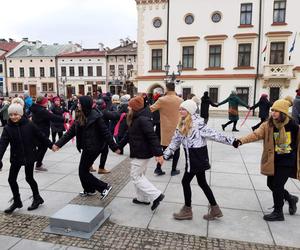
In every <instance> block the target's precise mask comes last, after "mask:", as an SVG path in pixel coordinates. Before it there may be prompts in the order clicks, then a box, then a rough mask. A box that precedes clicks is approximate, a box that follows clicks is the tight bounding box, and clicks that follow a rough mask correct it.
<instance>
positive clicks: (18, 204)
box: [4, 197, 23, 214]
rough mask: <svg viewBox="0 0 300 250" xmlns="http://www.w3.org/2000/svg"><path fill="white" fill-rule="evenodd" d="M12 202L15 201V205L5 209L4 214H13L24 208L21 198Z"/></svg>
mask: <svg viewBox="0 0 300 250" xmlns="http://www.w3.org/2000/svg"><path fill="white" fill-rule="evenodd" d="M12 200H13V204H11V206H10V207H9V208H7V209H5V210H4V213H6V214H11V213H12V212H13V211H15V209H17V208H21V207H23V204H22V201H21V199H20V197H18V198H13V199H12Z"/></svg>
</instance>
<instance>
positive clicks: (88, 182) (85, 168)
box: [79, 150, 107, 193]
mask: <svg viewBox="0 0 300 250" xmlns="http://www.w3.org/2000/svg"><path fill="white" fill-rule="evenodd" d="M99 154H100V151H97V152H96V151H95V152H89V151H85V150H83V151H82V154H81V158H80V162H79V179H80V181H81V185H82V187H83V190H84V191H86V192H95V190H97V191H99V192H100V193H101V192H102V191H103V190H104V189H106V188H107V183H105V182H103V181H101V180H99V179H97V178H96V177H95V176H94V175H93V174H91V173H90V167H91V166H92V165H93V163H94V161H95V160H96V159H97V157H98V155H99Z"/></svg>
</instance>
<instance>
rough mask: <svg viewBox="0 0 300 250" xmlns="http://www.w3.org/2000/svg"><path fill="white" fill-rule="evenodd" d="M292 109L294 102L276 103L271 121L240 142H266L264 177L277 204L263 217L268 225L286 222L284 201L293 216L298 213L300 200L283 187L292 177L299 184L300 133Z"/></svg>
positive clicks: (288, 100) (278, 101) (263, 159)
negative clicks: (291, 115)
mask: <svg viewBox="0 0 300 250" xmlns="http://www.w3.org/2000/svg"><path fill="white" fill-rule="evenodd" d="M291 105H292V100H291V98H286V99H280V100H277V101H275V102H274V104H273V106H272V108H271V111H272V113H271V117H270V118H269V120H268V121H267V122H264V123H263V124H262V125H260V127H259V128H258V129H256V130H255V131H254V132H253V133H251V134H249V135H247V136H244V137H242V138H239V144H240V145H243V144H246V143H250V142H255V141H258V140H264V149H263V153H262V157H261V173H262V174H263V175H266V176H267V185H268V187H269V188H270V190H271V191H272V194H273V202H274V210H273V212H272V213H270V214H266V215H264V217H263V218H264V219H265V220H266V221H283V220H284V215H283V212H282V208H283V205H284V201H287V202H288V204H289V213H290V215H293V214H295V213H296V211H297V206H296V204H297V202H298V197H297V196H294V195H291V194H290V193H289V192H288V191H287V190H286V189H285V187H284V186H285V184H286V182H287V180H288V178H289V177H291V178H295V179H298V180H300V140H299V138H300V131H299V126H298V125H297V124H296V123H295V121H294V120H293V119H292V118H291V117H290V116H289V107H290V106H291Z"/></svg>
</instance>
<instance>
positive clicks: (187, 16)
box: [184, 14, 194, 24]
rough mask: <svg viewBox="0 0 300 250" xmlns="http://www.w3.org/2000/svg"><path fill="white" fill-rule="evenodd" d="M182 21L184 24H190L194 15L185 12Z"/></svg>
mask: <svg viewBox="0 0 300 250" xmlns="http://www.w3.org/2000/svg"><path fill="white" fill-rule="evenodd" d="M184 21H185V23H186V24H192V23H193V22H194V16H193V15H192V14H187V15H186V16H185V18H184Z"/></svg>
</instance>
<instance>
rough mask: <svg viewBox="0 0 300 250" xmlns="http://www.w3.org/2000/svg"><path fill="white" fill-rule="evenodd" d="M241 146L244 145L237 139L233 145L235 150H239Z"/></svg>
mask: <svg viewBox="0 0 300 250" xmlns="http://www.w3.org/2000/svg"><path fill="white" fill-rule="evenodd" d="M240 145H242V142H241V141H240V140H239V139H235V140H234V141H233V143H232V146H234V147H235V148H238V147H239V146H240Z"/></svg>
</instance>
